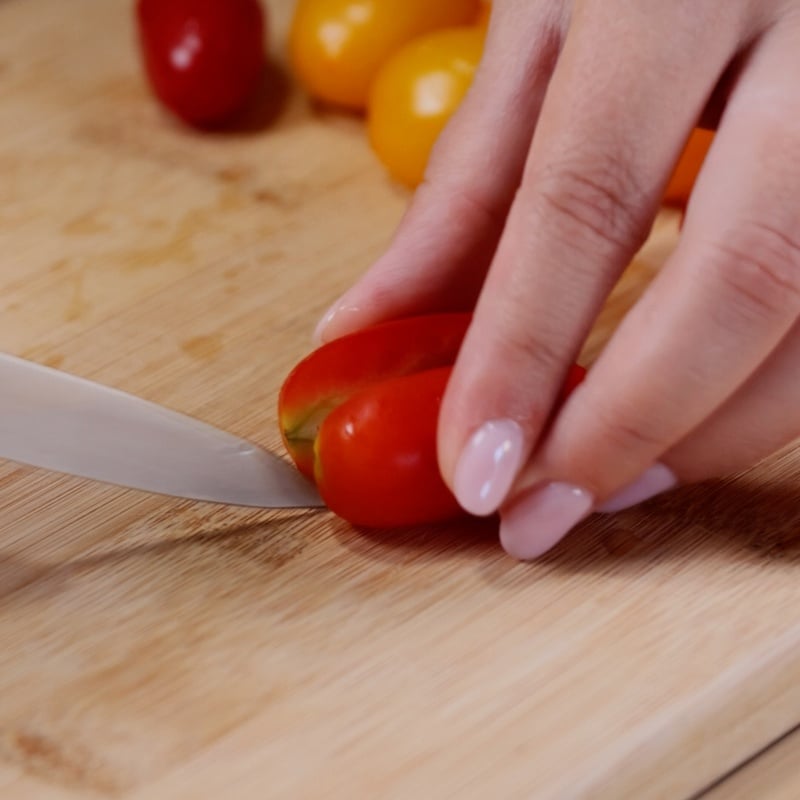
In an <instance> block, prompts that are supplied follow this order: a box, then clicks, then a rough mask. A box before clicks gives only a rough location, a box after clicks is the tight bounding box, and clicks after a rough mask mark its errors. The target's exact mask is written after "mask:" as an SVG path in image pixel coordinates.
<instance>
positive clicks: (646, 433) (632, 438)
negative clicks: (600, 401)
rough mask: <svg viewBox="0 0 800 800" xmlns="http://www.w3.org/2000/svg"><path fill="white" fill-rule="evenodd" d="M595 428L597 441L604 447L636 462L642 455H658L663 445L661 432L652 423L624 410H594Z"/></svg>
mask: <svg viewBox="0 0 800 800" xmlns="http://www.w3.org/2000/svg"><path fill="white" fill-rule="evenodd" d="M595 426H596V430H597V435H598V439H599V440H600V441H602V442H604V443H605V447H607V448H610V449H613V452H615V453H622V454H626V457H631V458H635V459H636V460H639V454H642V453H647V454H649V453H659V452H660V451H661V450H662V448H663V445H664V439H665V437H664V435H663V432H662V431H659V430H658V427H657V426H654V425H653V424H652V421H650V422H648V420H646V419H644V418H643V417H642V416H641V415H640V414H634V413H628V412H626V411H625V410H624V409H615V410H606V411H603V410H601V409H599V408H598V409H596V416H595ZM604 449H605V448H604Z"/></svg>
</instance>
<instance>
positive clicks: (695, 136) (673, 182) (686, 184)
mask: <svg viewBox="0 0 800 800" xmlns="http://www.w3.org/2000/svg"><path fill="white" fill-rule="evenodd" d="M713 141H714V132H713V131H709V130H706V129H705V128H695V129H694V130H693V131H692V134H691V136H690V137H689V140H688V141H687V143H686V146H685V147H684V149H683V152H682V153H681V157H680V158H679V159H678V163H677V165H676V166H675V169H674V170H673V172H672V176H671V177H670V179H669V184H668V185H667V188H666V190H665V192H664V201H663V202H664V205H667V206H677V207H679V208H683V207H685V206H686V204H687V203H688V202H689V195H691V193H692V189H693V188H694V184H695V181H696V180H697V176H698V175H699V174H700V170H701V168H702V166H703V163H704V161H705V158H706V155H707V154H708V151H709V150H710V149H711V144H712V142H713Z"/></svg>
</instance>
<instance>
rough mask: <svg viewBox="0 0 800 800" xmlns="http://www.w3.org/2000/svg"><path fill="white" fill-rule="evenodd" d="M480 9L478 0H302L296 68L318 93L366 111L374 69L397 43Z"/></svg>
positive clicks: (293, 37) (467, 19)
mask: <svg viewBox="0 0 800 800" xmlns="http://www.w3.org/2000/svg"><path fill="white" fill-rule="evenodd" d="M479 13H480V0H298V3H297V7H296V10H295V14H294V18H293V21H292V27H291V31H290V34H289V54H290V58H291V62H292V67H293V70H294V73H295V75H297V77H298V79H299V80H300V82H301V83H302V84H303V85H304V86H305V87H306V89H307V90H308V91H309V93H310V94H311V95H313V96H314V97H316V98H318V99H319V100H323V101H325V102H328V103H331V104H333V105H338V106H342V107H345V108H350V109H355V110H362V109H363V108H364V107H365V106H366V102H367V95H368V92H369V86H370V83H371V82H372V79H373V77H374V76H375V73H376V72H377V70H378V69H379V67H380V66H381V64H382V63H383V62H384V61H385V60H386V59H387V58H388V57H389V56H390V55H391V54H392V53H393V52H394V51H395V50H397V48H398V47H400V46H402V45H403V44H405V43H406V42H408V41H410V40H411V39H413V38H415V37H417V36H419V35H421V34H423V33H427V32H429V31H433V30H437V29H439V28H445V27H451V26H455V25H465V24H468V23H471V22H474V21H475V20H476V19H477V17H478V15H479Z"/></svg>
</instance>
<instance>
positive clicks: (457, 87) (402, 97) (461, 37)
mask: <svg viewBox="0 0 800 800" xmlns="http://www.w3.org/2000/svg"><path fill="white" fill-rule="evenodd" d="M485 36H486V29H485V26H478V25H473V26H469V27H461V28H451V29H446V30H440V31H435V32H434V33H429V34H426V35H425V36H421V37H419V38H418V39H415V40H414V41H412V42H409V44H407V45H405V46H404V47H402V48H401V49H400V50H398V51H397V52H396V53H395V54H394V55H393V56H392V57H391V58H389V59H388V61H386V63H385V64H384V65H383V67H381V69H380V71H379V72H378V74H377V76H376V78H375V81H374V83H373V84H372V88H371V90H370V95H369V106H368V111H367V127H368V133H369V139H370V143H371V145H372V148H373V150H374V151H375V153H376V154H377V156H378V158H379V159H380V160H381V162H383V164H384V165H385V166H386V168H387V169H388V171H389V174H390V175H391V176H392V177H393V178H395V180H398V181H400V182H401V183H404V184H406V185H407V186H410V187H414V186H417V184H419V183H420V181H421V180H422V177H423V175H424V173H425V166H426V164H427V163H428V157H429V155H430V152H431V149H432V148H433V145H434V144H435V143H436V140H437V139H438V137H439V134H440V133H441V132H442V129H443V128H444V126H445V125H446V124H447V122H448V120H449V119H450V117H451V116H452V115H453V112H454V111H455V110H456V109H457V108H458V106H459V104H460V103H461V100H462V99H463V97H464V95H465V94H466V93H467V90H468V89H469V87H470V86H471V85H472V79H473V76H474V74H475V70H476V69H477V67H478V64H479V62H480V60H481V56H482V54H483V42H484V38H485Z"/></svg>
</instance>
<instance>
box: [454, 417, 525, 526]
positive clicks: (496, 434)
mask: <svg viewBox="0 0 800 800" xmlns="http://www.w3.org/2000/svg"><path fill="white" fill-rule="evenodd" d="M522 459H523V435H522V428H521V427H520V426H519V425H518V424H517V423H516V422H514V421H513V420H510V419H500V420H493V421H491V422H487V423H486V424H485V425H482V426H481V427H480V428H479V429H478V430H477V431H476V432H475V433H474V434H472V436H471V437H470V439H469V441H468V442H467V444H466V446H465V447H464V450H463V451H462V453H461V457H460V458H459V460H458V463H457V464H456V469H455V474H454V475H453V492H454V494H455V496H456V499H457V500H458V502H459V503H460V504H461V506H462V508H464V509H465V510H466V511H468V512H469V513H470V514H476V515H477V516H487V515H489V514H493V513H494V512H495V511H497V509H498V507H499V506H500V504H501V503H502V502H503V500H504V499H505V497H506V495H507V494H508V491H509V489H510V488H511V486H512V484H513V483H514V480H515V479H516V477H517V472H518V471H519V468H520V467H521V466H522Z"/></svg>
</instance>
